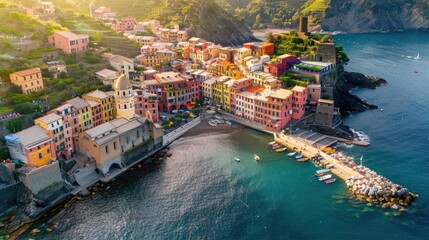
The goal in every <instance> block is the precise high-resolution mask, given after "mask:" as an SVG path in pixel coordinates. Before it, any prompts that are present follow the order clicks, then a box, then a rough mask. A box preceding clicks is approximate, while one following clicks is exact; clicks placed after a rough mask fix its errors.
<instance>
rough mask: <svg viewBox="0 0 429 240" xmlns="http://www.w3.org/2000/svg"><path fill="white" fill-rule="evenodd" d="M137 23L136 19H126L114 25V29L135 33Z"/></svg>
mask: <svg viewBox="0 0 429 240" xmlns="http://www.w3.org/2000/svg"><path fill="white" fill-rule="evenodd" d="M136 23H137V21H136V18H134V17H124V18H122V20H121V21H118V22H115V23H112V29H113V30H115V31H119V32H125V31H133V30H134V25H136Z"/></svg>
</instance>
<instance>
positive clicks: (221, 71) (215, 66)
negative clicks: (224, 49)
mask: <svg viewBox="0 0 429 240" xmlns="http://www.w3.org/2000/svg"><path fill="white" fill-rule="evenodd" d="M207 71H209V72H211V73H213V74H216V75H220V76H228V77H232V78H235V79H241V78H243V77H244V74H243V73H242V72H241V71H240V69H239V68H238V67H237V66H236V65H235V64H234V63H233V62H231V61H227V60H223V61H220V62H214V63H212V64H210V65H209V66H208V68H207Z"/></svg>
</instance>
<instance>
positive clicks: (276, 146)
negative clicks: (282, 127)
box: [271, 143, 281, 148]
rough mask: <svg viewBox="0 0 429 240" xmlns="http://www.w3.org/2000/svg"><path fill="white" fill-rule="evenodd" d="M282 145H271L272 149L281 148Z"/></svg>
mask: <svg viewBox="0 0 429 240" xmlns="http://www.w3.org/2000/svg"><path fill="white" fill-rule="evenodd" d="M280 146H281V145H280V144H278V143H274V144H273V145H271V147H272V148H278V147H280Z"/></svg>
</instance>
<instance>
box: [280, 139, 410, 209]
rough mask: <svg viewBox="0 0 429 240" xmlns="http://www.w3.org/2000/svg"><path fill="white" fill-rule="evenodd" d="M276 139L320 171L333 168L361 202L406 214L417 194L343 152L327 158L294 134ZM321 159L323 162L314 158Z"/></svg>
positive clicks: (318, 149)
mask: <svg viewBox="0 0 429 240" xmlns="http://www.w3.org/2000/svg"><path fill="white" fill-rule="evenodd" d="M274 140H275V141H276V142H278V143H280V144H282V145H285V146H286V147H288V148H289V149H292V150H293V151H296V152H298V153H300V154H302V155H304V156H305V157H308V158H310V159H312V162H313V163H315V164H316V165H317V166H319V167H321V168H327V167H328V166H330V171H331V172H332V173H333V174H335V175H336V176H338V177H339V178H341V179H343V180H344V181H345V182H346V185H347V188H348V190H349V191H350V192H351V193H352V194H354V195H355V196H356V197H357V198H358V199H359V200H362V201H367V202H370V203H375V204H380V205H381V206H382V207H383V208H388V207H390V208H392V209H395V210H399V211H403V210H405V207H406V206H408V205H409V204H411V202H412V200H414V199H415V198H416V197H418V195H416V194H413V193H411V192H410V191H409V190H408V189H406V188H404V187H402V186H401V185H399V184H395V183H393V182H392V181H390V180H388V179H387V178H385V177H383V176H381V175H379V174H377V173H376V172H375V171H373V170H370V169H369V168H367V167H365V166H362V165H357V164H356V163H355V162H354V160H353V158H351V157H348V156H345V155H343V154H341V153H336V154H332V155H328V154H326V153H324V152H322V151H321V149H320V148H316V147H314V146H311V145H309V144H307V143H305V142H303V141H302V140H301V139H299V138H295V137H293V135H283V134H274ZM315 156H321V157H323V160H320V161H318V160H316V159H314V158H313V157H315Z"/></svg>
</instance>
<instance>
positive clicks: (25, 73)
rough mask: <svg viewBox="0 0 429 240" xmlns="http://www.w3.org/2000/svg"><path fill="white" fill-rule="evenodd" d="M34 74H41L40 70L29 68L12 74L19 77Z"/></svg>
mask: <svg viewBox="0 0 429 240" xmlns="http://www.w3.org/2000/svg"><path fill="white" fill-rule="evenodd" d="M36 73H42V71H41V70H40V68H30V69H26V70H22V71H18V72H14V74H16V75H19V76H21V77H23V76H27V75H31V74H36Z"/></svg>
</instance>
